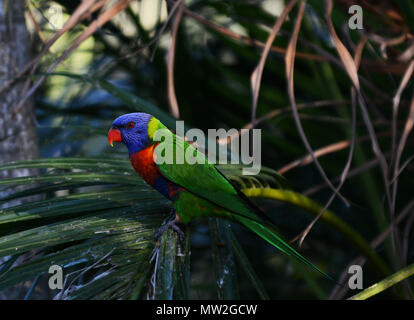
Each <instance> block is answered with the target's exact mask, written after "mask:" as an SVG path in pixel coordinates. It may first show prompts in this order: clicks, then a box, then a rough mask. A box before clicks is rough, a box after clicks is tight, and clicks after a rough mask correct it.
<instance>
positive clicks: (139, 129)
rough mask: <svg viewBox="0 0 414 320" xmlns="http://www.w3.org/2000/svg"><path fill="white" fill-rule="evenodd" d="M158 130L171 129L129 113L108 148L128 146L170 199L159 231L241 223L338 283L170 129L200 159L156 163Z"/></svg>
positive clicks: (137, 165)
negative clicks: (212, 220)
mask: <svg viewBox="0 0 414 320" xmlns="http://www.w3.org/2000/svg"><path fill="white" fill-rule="evenodd" d="M157 130H168V131H169V129H168V128H167V127H166V126H165V125H164V124H163V123H162V122H161V121H159V120H158V119H157V118H155V117H154V116H152V115H150V114H147V113H142V112H135V113H128V114H124V115H122V116H120V117H118V118H116V119H115V120H114V121H113V122H112V126H111V128H110V129H109V132H108V141H109V144H110V145H111V146H113V143H114V142H119V143H123V144H124V145H126V147H127V149H128V153H129V159H130V162H131V165H132V167H133V168H134V170H135V171H136V172H137V173H138V174H139V175H140V176H141V178H142V179H143V180H144V181H145V182H146V183H147V184H148V185H149V186H151V187H152V188H154V189H155V190H157V191H158V192H159V193H161V194H162V195H163V196H164V197H166V198H167V199H169V200H171V201H172V203H173V211H174V212H175V219H174V220H172V221H170V222H169V223H167V224H166V225H164V227H162V228H163V229H162V228H160V230H162V231H165V228H172V229H174V230H176V231H177V232H179V233H182V231H181V229H180V228H179V227H178V226H177V224H178V223H182V224H187V223H188V222H190V221H191V220H192V219H195V218H199V217H202V216H206V217H219V218H224V219H227V220H230V221H232V222H236V223H239V224H241V225H243V226H244V227H246V228H247V229H249V230H251V231H252V232H254V233H256V234H257V235H258V236H259V237H261V238H262V239H264V240H265V241H267V242H268V243H270V244H271V245H272V246H274V247H275V248H277V249H278V250H280V251H281V252H283V253H284V254H286V255H288V256H291V257H294V258H295V259H297V260H298V261H300V262H301V263H303V264H304V265H306V266H308V267H309V268H310V269H313V270H315V271H316V272H318V273H320V274H322V275H323V276H324V277H326V278H328V279H330V280H332V281H334V282H336V281H335V280H333V278H331V277H330V276H329V275H327V274H326V273H325V272H323V271H321V270H320V269H319V268H318V267H316V266H315V265H314V264H313V263H312V262H310V261H309V260H308V259H306V258H305V257H304V256H302V255H301V254H300V253H299V252H297V251H296V250H295V249H294V248H293V247H292V246H290V245H289V244H288V243H287V242H286V241H285V240H283V239H282V237H281V236H279V235H278V232H277V231H276V226H275V225H274V224H273V223H272V220H271V219H270V217H268V216H267V215H266V214H265V213H264V212H263V211H262V210H261V209H260V208H259V207H258V206H256V205H255V204H254V203H253V202H252V201H251V200H250V199H248V197H247V196H245V195H244V194H243V193H242V191H241V190H239V189H238V188H237V187H236V186H235V185H234V184H233V183H232V182H231V181H230V180H229V179H227V178H226V177H225V176H224V175H223V174H222V173H221V172H220V171H219V170H218V169H217V168H216V166H214V164H212V163H210V161H209V160H208V157H207V156H205V155H204V153H202V152H201V151H199V150H198V149H197V148H195V147H194V146H192V145H191V144H190V143H188V142H187V141H185V140H184V138H182V137H179V136H177V135H175V134H174V133H173V132H172V131H169V132H170V133H171V135H172V137H173V139H171V140H170V141H169V143H171V144H173V145H172V147H173V148H175V149H174V150H176V149H182V150H181V151H184V152H191V153H192V154H193V155H194V156H196V157H197V159H201V161H197V162H195V163H191V164H190V163H188V161H187V160H185V161H184V163H182V164H177V163H167V162H164V163H161V162H160V163H158V162H157V161H156V159H157V157H158V156H161V152H162V151H163V150H162V149H164V148H161V144H160V141H157V140H155V139H154V136H155V134H156V131H157ZM164 151H165V150H164Z"/></svg>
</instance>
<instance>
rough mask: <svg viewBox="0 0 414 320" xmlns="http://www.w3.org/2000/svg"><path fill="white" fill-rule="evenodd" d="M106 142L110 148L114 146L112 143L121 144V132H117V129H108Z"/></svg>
mask: <svg viewBox="0 0 414 320" xmlns="http://www.w3.org/2000/svg"><path fill="white" fill-rule="evenodd" d="M108 141H109V144H110V145H111V147H113V146H114V142H122V135H121V131H119V130H118V129H109V132H108Z"/></svg>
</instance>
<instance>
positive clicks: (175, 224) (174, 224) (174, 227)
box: [155, 215, 185, 241]
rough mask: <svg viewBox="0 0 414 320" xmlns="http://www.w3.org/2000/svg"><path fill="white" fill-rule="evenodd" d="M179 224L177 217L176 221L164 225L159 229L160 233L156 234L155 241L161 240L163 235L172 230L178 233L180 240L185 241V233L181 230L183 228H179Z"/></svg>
mask: <svg viewBox="0 0 414 320" xmlns="http://www.w3.org/2000/svg"><path fill="white" fill-rule="evenodd" d="M179 223H180V220H179V218H178V216H177V215H176V216H175V219H174V220H171V221H170V222H168V223H166V224H164V225H163V226H162V227H161V228H159V229H158V231H157V232H156V233H155V240H156V241H158V240H159V239H160V238H161V236H162V234H163V233H164V232H165V231H167V230H168V229H172V230H174V231H175V232H177V233H178V235H179V236H180V239H181V240H184V239H185V235H184V232H183V231H182V230H181V228H180V227H179V226H178V224H179Z"/></svg>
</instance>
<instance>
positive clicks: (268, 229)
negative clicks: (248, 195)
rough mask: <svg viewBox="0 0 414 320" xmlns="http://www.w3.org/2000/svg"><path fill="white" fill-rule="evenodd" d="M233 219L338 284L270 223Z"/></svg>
mask: <svg viewBox="0 0 414 320" xmlns="http://www.w3.org/2000/svg"><path fill="white" fill-rule="evenodd" d="M233 219H235V220H237V221H238V222H239V223H241V224H242V225H244V226H245V227H246V228H248V229H250V230H251V231H253V232H254V233H256V234H257V235H259V236H260V237H261V238H263V239H264V240H266V241H267V242H269V243H270V244H271V245H273V246H274V247H276V248H277V249H279V250H280V251H282V252H283V253H285V254H287V255H289V256H292V257H295V258H296V259H298V260H299V261H300V262H302V263H303V264H305V265H307V266H308V267H310V268H311V269H313V270H315V271H317V272H319V273H320V274H322V275H323V276H324V277H325V278H327V279H329V280H331V281H333V282H335V283H337V281H335V280H334V279H333V278H332V277H330V276H329V275H327V274H326V273H325V272H323V271H322V270H320V269H319V268H318V267H317V266H315V265H314V264H313V263H312V262H310V261H309V260H308V259H306V258H305V257H304V256H302V255H301V254H300V253H299V252H297V251H296V250H295V249H293V248H292V247H291V246H290V245H289V244H287V243H286V242H285V241H284V240H282V239H281V238H280V237H279V236H278V235H277V234H276V232H275V231H273V230H272V229H273V228H272V226H270V225H268V223H263V224H260V223H258V222H256V221H253V220H249V219H247V218H245V217H243V216H233Z"/></svg>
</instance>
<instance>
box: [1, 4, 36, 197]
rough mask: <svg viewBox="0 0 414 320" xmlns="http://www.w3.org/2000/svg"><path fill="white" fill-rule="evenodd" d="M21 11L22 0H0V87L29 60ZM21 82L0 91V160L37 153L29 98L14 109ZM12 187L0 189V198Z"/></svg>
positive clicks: (13, 174)
mask: <svg viewBox="0 0 414 320" xmlns="http://www.w3.org/2000/svg"><path fill="white" fill-rule="evenodd" d="M24 12H25V2H24V0H0V88H1V87H3V86H4V84H5V83H6V82H7V81H8V80H10V79H13V78H14V77H15V76H16V74H17V73H18V72H19V71H20V70H21V69H22V68H23V67H24V66H25V65H26V64H27V63H28V62H29V61H30V51H31V50H30V49H31V45H30V38H29V33H28V31H27V28H26V23H25V18H24ZM25 81H26V79H25V78H23V79H22V80H20V81H18V82H16V83H14V84H13V85H12V86H11V87H10V88H7V90H5V91H4V92H3V93H1V94H0V163H6V162H10V161H17V160H27V159H33V158H36V157H38V155H39V148H38V140H37V128H36V121H35V115H34V110H33V100H32V99H29V100H28V101H27V102H26V103H25V104H24V105H23V106H22V107H21V108H19V110H17V111H16V103H17V102H18V100H19V99H20V98H21V95H22V93H23V90H24V89H23V87H24V84H25ZM28 173H29V172H28V171H27V170H24V169H23V170H10V171H1V172H0V179H2V178H9V177H17V176H22V175H27V174H28ZM14 190H15V189H8V190H5V191H1V192H0V197H4V196H5V195H7V194H10V193H12V192H14ZM9 205H10V204H9Z"/></svg>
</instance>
